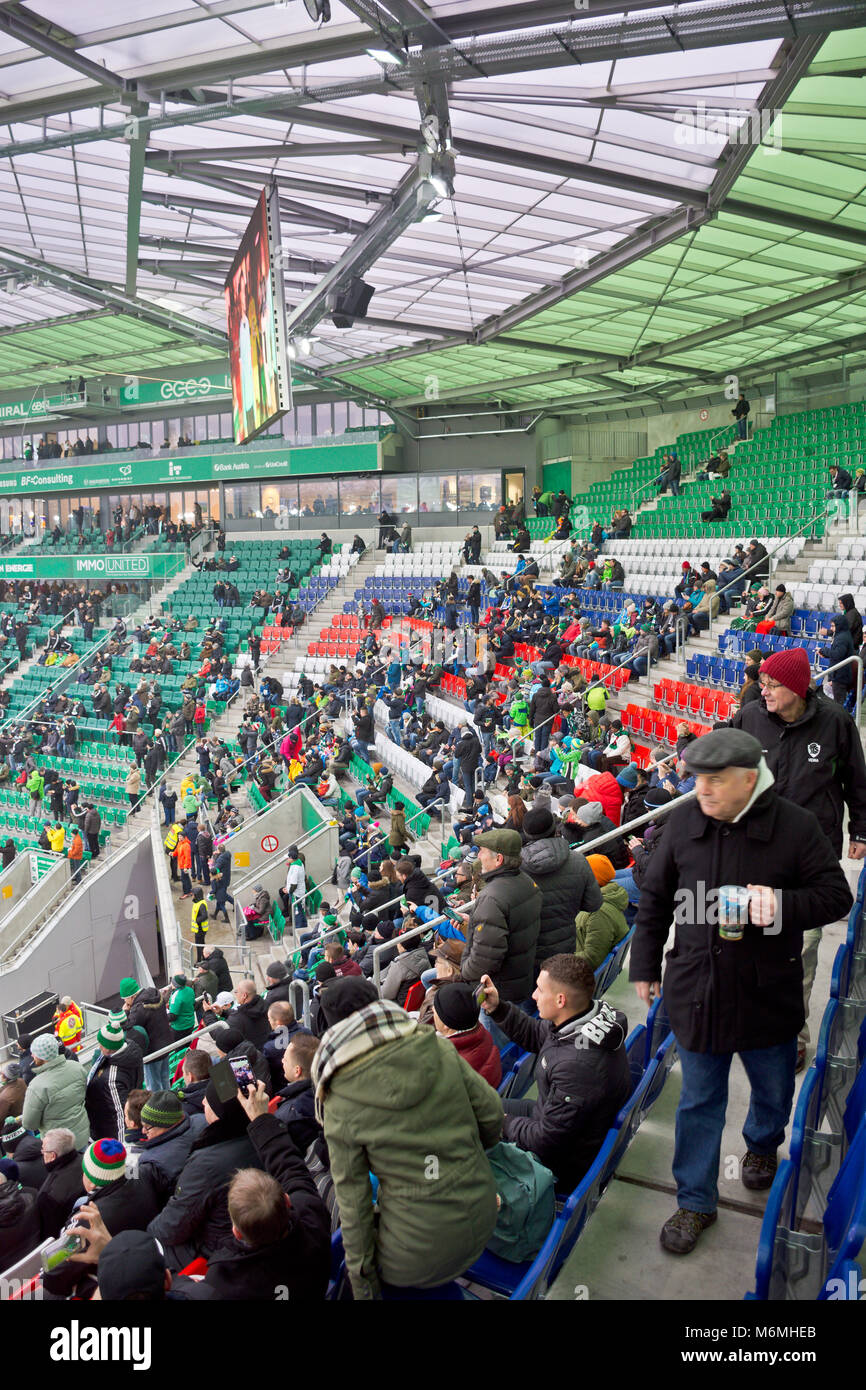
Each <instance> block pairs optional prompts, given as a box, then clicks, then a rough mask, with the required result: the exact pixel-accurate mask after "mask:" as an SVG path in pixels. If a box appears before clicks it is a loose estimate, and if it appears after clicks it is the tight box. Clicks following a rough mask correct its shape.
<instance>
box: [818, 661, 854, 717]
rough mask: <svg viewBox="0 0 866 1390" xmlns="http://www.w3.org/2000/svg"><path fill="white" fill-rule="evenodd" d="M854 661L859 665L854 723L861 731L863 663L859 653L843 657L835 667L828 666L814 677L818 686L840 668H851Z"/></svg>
mask: <svg viewBox="0 0 866 1390" xmlns="http://www.w3.org/2000/svg"><path fill="white" fill-rule="evenodd" d="M852 661H854V662H856V663H857V673H856V674H857V687H856V688H857V696H856V699H857V704H856V708H855V710H854V722H855V724H856V725H857V728H858V729H859V727H860V706H861V704H862V702H863V662H862V661H861V660H860V654H859V652H854V653H853V655H852V656H846V657H843V658H842V660H841V661H837V662H836V663H835V665H833V666H828V667H827V668H826V669H825V670H823V671H816V672H815V675H814V681H815V684H816V685H817V684H818V682H819V681H823V680H825V679H826V677H827V676H829V675H832V673H833V672H834V671H838V670H839V668H840V667H842V666H850V664H851V662H852Z"/></svg>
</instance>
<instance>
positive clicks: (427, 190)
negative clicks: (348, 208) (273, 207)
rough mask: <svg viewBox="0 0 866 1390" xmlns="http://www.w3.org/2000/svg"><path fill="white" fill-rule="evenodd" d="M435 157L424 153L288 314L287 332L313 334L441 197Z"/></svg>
mask: <svg viewBox="0 0 866 1390" xmlns="http://www.w3.org/2000/svg"><path fill="white" fill-rule="evenodd" d="M431 171H432V161H431V156H429V155H427V156H425V155H420V156H419V157H418V160H417V162H416V164H415V167H414V168H412V169H410V170H408V171H407V173H406V174H405V175H404V176H403V178H402V179H401V181H400V183H399V184H398V185H397V188H396V189H395V191H394V195H393V197H392V198H390V199H389V200H388V203H387V204H386V205H383V206H382V207H381V208H380V209H379V211H378V212H377V213H376V214H375V216H374V217H373V218H372V219H371V220H370V222H368V224H367V226H366V227H365V228H364V230H363V231H362V232H361V233H360V234H359V235H358V236H357V237H356V238H355V240H354V241H353V243H352V245H351V246H349V247H348V248H347V250H346V251H344V253H343V255H342V256H341V257H340V259H339V260H338V261H336V262H335V263H334V265H333V266H331V268H330V270H329V271H328V273H327V274H326V275H325V276H323V278H322V279H321V281H320V282H319V284H318V285H317V286H316V287H315V289H314V290H313V291H312V293H311V294H309V295H307V297H306V298H305V299H303V300H302V301H301V303H300V304H299V305H297V307H296V308H295V309H293V310H292V311H291V312H290V313H289V314H288V315H287V316H286V332H287V333H289V334H291V335H297V334H304V333H309V332H310V331H311V329H313V328H314V327H315V326H316V324H317V323H318V322H319V320H320V319H321V318H324V317H325V315H326V314H327V313H328V312H329V310H330V309H331V308H332V306H333V300H334V298H335V297H336V296H337V295H338V294H339V293H340V291H341V290H343V289H345V288H346V286H347V285H348V284H349V283H350V281H351V280H352V279H354V278H355V277H356V276H361V275H363V274H364V272H365V271H366V270H369V268H370V266H371V265H373V264H374V263H375V262H376V261H377V260H378V259H379V257H380V256H381V254H382V252H383V251H384V250H385V249H386V248H387V247H388V246H390V245H391V244H392V243H393V242H394V241H396V240H397V237H398V236H400V235H401V233H403V232H404V231H405V230H406V228H407V227H409V226H411V224H412V223H413V222H415V221H417V219H418V217H419V216H420V215H421V214H422V213H423V212H424V210H425V208H427V207H429V206H430V204H431V203H432V202H434V201H435V200H436V197H437V196H438V195H437V193H436V190H435V189H434V187H433V185H432V184H431V183H430V175H431Z"/></svg>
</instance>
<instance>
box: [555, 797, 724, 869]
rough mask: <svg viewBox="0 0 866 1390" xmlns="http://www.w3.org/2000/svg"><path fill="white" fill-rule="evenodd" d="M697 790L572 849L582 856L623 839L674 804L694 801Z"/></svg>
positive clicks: (665, 813) (670, 809) (669, 809)
mask: <svg viewBox="0 0 866 1390" xmlns="http://www.w3.org/2000/svg"><path fill="white" fill-rule="evenodd" d="M696 796H697V792H696V791H694V790H692V791H690V792H684V793H683V795H682V796H676V797H674V799H673V801H669V802H668V804H667V805H666V806H659V807H658V809H657V810H652V811H647V812H646V813H645V814H644V815H642V816H636V817H635V819H634V820H630V821H626V823H625V824H624V825H618V826H617V827H616V829H615V830H606V831H605V833H604V834H603V835H599V836H597V838H596V839H594V840H588V841H585V842H584V843H583V844H579V845H572V847H571V848H572V850H574V851H575V852H576V853H580V854H582V855H584V856H586V855H587V854H594V853H595V851H596V850H597V849H598V846H599V845H606V844H609V843H610V841H611V840H624V839H627V837H628V836H629V835H630V834H631V832H632V831H633V830H636V829H637V828H638V826H641V825H648V824H649V822H650V821H657V820H661V818H662V816H666V815H668V813H669V812H670V811H672V810H673V809H674V807H675V806H684V805H685V804H686V802H688V801H694V799H695V797H696Z"/></svg>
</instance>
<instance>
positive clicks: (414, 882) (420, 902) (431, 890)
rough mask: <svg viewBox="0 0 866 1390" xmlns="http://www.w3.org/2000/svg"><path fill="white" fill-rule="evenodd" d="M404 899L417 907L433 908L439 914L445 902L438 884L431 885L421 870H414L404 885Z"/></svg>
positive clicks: (394, 894)
mask: <svg viewBox="0 0 866 1390" xmlns="http://www.w3.org/2000/svg"><path fill="white" fill-rule="evenodd" d="M394 896H396V890H395V892H394V893H393V894H392V897H394ZM403 897H404V898H405V899H406V901H407V902H409V903H413V904H414V905H415V906H416V907H433V908H435V909H436V911H437V912H441V911H442V903H443V901H444V899H443V897H442V894H441V893H440V892H439V889H438V888H437V887H436V884H435V883H431V882H430V880H429V878H428V877H427V875H426V874H425V873H424V872H423V871H422V870H421V869H413V870H412V872H411V874H410V875H409V877H408V878H407V879H406V882H405V883H404V884H403Z"/></svg>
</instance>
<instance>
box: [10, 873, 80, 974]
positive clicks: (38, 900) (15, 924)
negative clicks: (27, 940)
mask: <svg viewBox="0 0 866 1390" xmlns="http://www.w3.org/2000/svg"><path fill="white" fill-rule="evenodd" d="M69 877H70V868H69V860H68V859H60V860H58V862H57V863H56V864H55V865H54V867H53V868H52V869H49V871H48V873H47V874H46V875H45V877H44V878H42V879H40V880H39V882H38V883H36V884H32V883H31V887H30V889H29V890H27V891H25V893H23V894H22V895H21V897H20V898H19V899H18V903H17V905H16V911H15V912H10V913H9V914H8V915H7V917H6V918H5V920H4V922H3V926H2V927H0V959H2V957H3V954H4V952H5V951H7V950H8V949H9V948H10V947H11V946H12V945H13V944H14V942H15V941H16V939H17V938H18V937H19V936H20V935H22V933H23V932H24V931H25V930H26V927H27V923H28V922H33V921H34V920H35V919H36V918H37V917H38V916H39V914H40V912H43V911H44V910H45V908H46V907H48V905H49V904H50V903H51V901H52V900H53V899H54V898H56V897H57V895H58V894H59V893H60V892H61V890H62V889H63V888H64V886H65V885H66V884H67V883H68V882H69Z"/></svg>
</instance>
